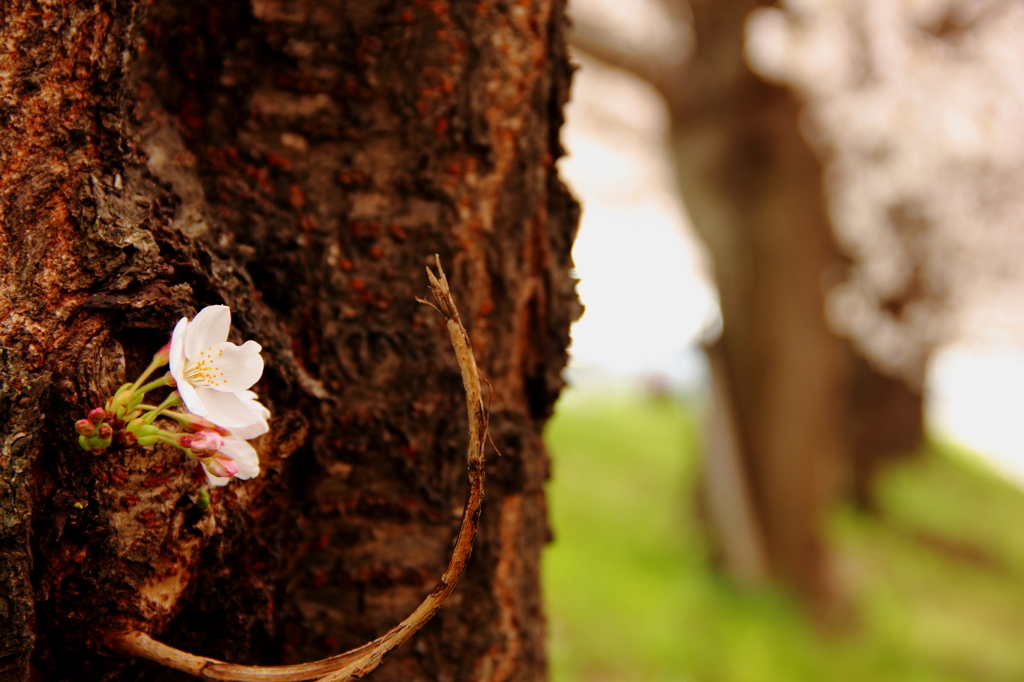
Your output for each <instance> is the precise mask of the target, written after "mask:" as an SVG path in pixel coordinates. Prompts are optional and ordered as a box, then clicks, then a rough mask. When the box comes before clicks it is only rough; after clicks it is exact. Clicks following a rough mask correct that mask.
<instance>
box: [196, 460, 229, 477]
mask: <svg viewBox="0 0 1024 682" xmlns="http://www.w3.org/2000/svg"><path fill="white" fill-rule="evenodd" d="M199 461H200V462H202V463H203V466H204V467H206V470H207V471H209V472H210V473H211V474H213V475H214V476H219V477H220V478H228V477H230V476H234V475H235V474H237V473H238V465H237V464H235V463H234V461H233V460H230V459H227V458H224V459H221V458H219V457H203V458H202V459H201V460H199Z"/></svg>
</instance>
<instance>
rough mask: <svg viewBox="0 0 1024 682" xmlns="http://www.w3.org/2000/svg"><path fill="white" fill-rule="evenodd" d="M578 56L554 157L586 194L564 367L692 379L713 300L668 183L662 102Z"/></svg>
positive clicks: (698, 251)
mask: <svg viewBox="0 0 1024 682" xmlns="http://www.w3.org/2000/svg"><path fill="white" fill-rule="evenodd" d="M580 61H582V60H580ZM582 66H583V68H582V69H581V70H580V71H579V72H577V76H576V79H575V81H574V84H573V98H572V101H571V102H570V104H569V107H568V112H567V117H568V121H569V123H568V125H567V126H566V127H565V129H564V131H563V137H562V139H563V143H564V144H565V146H566V149H567V150H568V152H569V156H568V158H565V159H563V160H561V161H560V162H559V164H560V165H559V168H560V170H561V172H562V176H563V177H564V178H565V180H566V182H567V183H568V184H569V186H570V187H571V188H572V190H573V192H574V193H575V194H576V196H577V197H578V198H579V199H580V201H581V203H582V204H583V216H582V220H581V224H580V231H579V235H578V237H577V240H576V245H575V246H574V248H573V259H574V261H575V263H576V274H577V276H578V277H579V278H580V283H579V286H578V291H579V294H580V298H581V299H582V301H583V304H584V305H585V306H586V312H585V313H584V314H583V317H582V318H581V319H580V321H579V322H577V323H576V324H575V325H574V326H573V329H572V347H571V349H570V350H571V353H572V366H573V368H574V369H575V370H588V369H589V370H603V371H604V372H606V373H609V374H613V375H637V374H648V373H659V372H660V373H664V374H668V375H669V376H672V377H673V378H675V379H677V380H682V381H697V380H698V379H697V373H699V369H698V368H697V367H695V365H694V363H695V360H694V358H695V356H696V355H697V354H696V353H695V350H694V344H695V342H696V340H697V338H698V336H699V335H700V334H701V333H702V331H703V330H704V329H705V328H707V327H708V326H709V325H710V326H714V325H715V324H716V322H715V321H716V320H717V317H718V307H717V301H716V298H715V293H714V290H713V287H712V286H711V285H710V284H709V279H708V277H707V275H706V274H705V273H706V268H705V267H704V263H705V262H706V260H705V258H704V256H703V253H702V248H703V247H702V246H701V245H700V244H699V243H698V242H697V241H696V240H695V239H694V238H693V236H692V234H691V233H690V231H689V227H688V224H687V221H686V218H685V214H684V209H683V207H682V206H681V204H680V201H679V198H678V195H677V193H676V191H675V187H674V186H673V171H672V159H671V157H670V156H669V154H668V152H667V151H666V150H665V148H664V144H665V140H666V128H667V120H666V116H665V111H664V106H663V104H662V103H661V100H660V99H659V98H658V96H657V95H656V94H655V93H654V92H653V91H651V90H650V89H649V88H648V87H647V86H645V85H643V84H642V83H640V82H639V81H637V80H636V79H633V78H630V77H628V76H626V75H624V74H622V73H620V72H618V71H615V70H613V69H608V68H603V67H601V66H600V65H598V64H594V63H592V62H589V61H583V64H582Z"/></svg>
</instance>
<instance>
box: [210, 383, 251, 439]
mask: <svg viewBox="0 0 1024 682" xmlns="http://www.w3.org/2000/svg"><path fill="white" fill-rule="evenodd" d="M195 390H196V393H197V394H198V395H199V397H200V398H201V399H202V403H203V406H204V407H206V408H207V409H208V413H207V414H204V415H200V416H203V417H206V418H207V419H209V420H210V421H212V422H213V423H214V424H216V425H217V426H223V427H224V428H225V429H227V430H229V431H234V430H235V429H236V428H240V427H243V426H250V425H251V424H254V423H256V422H258V421H260V416H259V415H258V414H256V413H254V412H252V411H251V410H250V409H249V408H248V407H246V404H245V403H244V402H243V401H242V399H241V398H239V397H238V396H237V395H235V394H234V393H223V392H221V391H215V390H213V389H212V388H205V387H199V388H197V389H195Z"/></svg>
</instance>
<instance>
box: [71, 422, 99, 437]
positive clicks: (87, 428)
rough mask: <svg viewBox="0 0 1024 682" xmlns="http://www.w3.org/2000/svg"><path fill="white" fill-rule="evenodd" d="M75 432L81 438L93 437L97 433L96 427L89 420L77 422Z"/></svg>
mask: <svg viewBox="0 0 1024 682" xmlns="http://www.w3.org/2000/svg"><path fill="white" fill-rule="evenodd" d="M75 431H78V435H80V436H92V435H95V433H96V425H95V424H93V423H92V422H91V421H89V420H88V419H79V420H78V421H76V422H75Z"/></svg>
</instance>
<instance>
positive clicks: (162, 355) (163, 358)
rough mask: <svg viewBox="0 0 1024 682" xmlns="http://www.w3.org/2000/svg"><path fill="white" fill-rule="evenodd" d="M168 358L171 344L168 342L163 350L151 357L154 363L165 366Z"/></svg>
mask: <svg viewBox="0 0 1024 682" xmlns="http://www.w3.org/2000/svg"><path fill="white" fill-rule="evenodd" d="M170 357H171V342H170V341H168V342H167V345H165V346H164V347H163V348H161V349H160V350H158V351H157V352H156V355H154V356H153V361H154V362H160V363H162V364H165V365H166V364H167V361H168V358H170Z"/></svg>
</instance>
